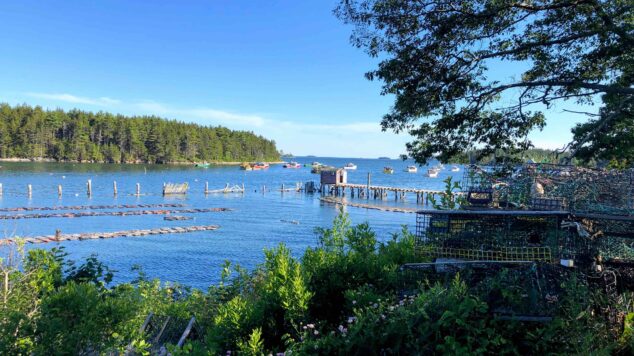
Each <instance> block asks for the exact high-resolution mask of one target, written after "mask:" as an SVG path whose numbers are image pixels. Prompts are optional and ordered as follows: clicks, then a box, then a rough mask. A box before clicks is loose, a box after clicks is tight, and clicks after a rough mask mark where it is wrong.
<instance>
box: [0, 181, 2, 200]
mask: <svg viewBox="0 0 634 356" xmlns="http://www.w3.org/2000/svg"><path fill="white" fill-rule="evenodd" d="M1 196H2V183H0V197H1Z"/></svg>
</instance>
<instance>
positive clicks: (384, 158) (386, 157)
mask: <svg viewBox="0 0 634 356" xmlns="http://www.w3.org/2000/svg"><path fill="white" fill-rule="evenodd" d="M379 159H391V158H390V157H379Z"/></svg>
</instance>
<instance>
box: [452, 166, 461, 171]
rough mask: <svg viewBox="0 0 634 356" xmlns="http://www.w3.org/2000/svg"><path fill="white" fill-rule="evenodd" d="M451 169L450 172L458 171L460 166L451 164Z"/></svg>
mask: <svg viewBox="0 0 634 356" xmlns="http://www.w3.org/2000/svg"><path fill="white" fill-rule="evenodd" d="M451 171H452V172H460V167H458V166H451Z"/></svg>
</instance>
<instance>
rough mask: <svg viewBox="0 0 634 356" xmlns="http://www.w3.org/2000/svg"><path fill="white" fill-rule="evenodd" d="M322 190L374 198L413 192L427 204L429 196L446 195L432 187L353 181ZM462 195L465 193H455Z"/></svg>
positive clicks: (398, 195)
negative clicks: (395, 185)
mask: <svg viewBox="0 0 634 356" xmlns="http://www.w3.org/2000/svg"><path fill="white" fill-rule="evenodd" d="M324 188H325V189H324V190H323V191H322V193H323V194H328V195H332V196H335V197H338V196H346V194H349V195H350V197H351V198H354V197H355V196H356V197H358V198H366V199H369V198H372V199H382V200H383V199H387V198H388V194H389V193H394V200H405V199H406V197H407V194H413V195H415V196H416V203H418V204H427V202H428V200H429V197H433V198H437V197H440V196H443V195H445V192H444V191H441V190H430V189H416V188H399V187H386V186H377V185H367V184H352V183H340V184H333V185H327V186H325V187H324ZM454 194H456V195H461V194H463V193H461V192H458V193H454Z"/></svg>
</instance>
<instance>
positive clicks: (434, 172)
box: [427, 167, 440, 178]
mask: <svg viewBox="0 0 634 356" xmlns="http://www.w3.org/2000/svg"><path fill="white" fill-rule="evenodd" d="M438 173H440V169H438V168H436V167H434V168H430V169H428V170H427V176H428V177H429V178H437V177H438Z"/></svg>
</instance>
